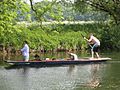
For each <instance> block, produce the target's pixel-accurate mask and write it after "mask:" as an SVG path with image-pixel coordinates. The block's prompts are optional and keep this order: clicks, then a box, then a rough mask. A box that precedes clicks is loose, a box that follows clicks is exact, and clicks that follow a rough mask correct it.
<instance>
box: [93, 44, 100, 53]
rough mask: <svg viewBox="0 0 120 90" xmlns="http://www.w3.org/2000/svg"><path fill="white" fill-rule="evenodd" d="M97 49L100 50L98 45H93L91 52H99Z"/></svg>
mask: <svg viewBox="0 0 120 90" xmlns="http://www.w3.org/2000/svg"><path fill="white" fill-rule="evenodd" d="M99 48H100V45H98V44H97V43H95V44H94V45H93V47H92V51H93V52H98V51H99Z"/></svg>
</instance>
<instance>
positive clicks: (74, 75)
mask: <svg viewBox="0 0 120 90" xmlns="http://www.w3.org/2000/svg"><path fill="white" fill-rule="evenodd" d="M78 54H79V53H78ZM119 55H120V53H117V52H114V53H102V56H104V57H111V58H113V59H112V61H109V62H106V63H101V64H87V65H66V66H58V67H39V68H35V67H22V68H12V69H6V68H4V67H3V66H1V68H0V90H120V70H119V69H120V62H119V60H120V57H119ZM83 56H89V55H84V54H79V57H83ZM43 57H48V56H47V55H45V56H43ZM52 57H54V56H52ZM57 57H59V58H62V57H66V56H65V54H62V55H58V56H57ZM31 58H32V57H31ZM12 59H16V58H14V57H12Z"/></svg>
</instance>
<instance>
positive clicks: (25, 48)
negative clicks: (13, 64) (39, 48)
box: [21, 44, 29, 56]
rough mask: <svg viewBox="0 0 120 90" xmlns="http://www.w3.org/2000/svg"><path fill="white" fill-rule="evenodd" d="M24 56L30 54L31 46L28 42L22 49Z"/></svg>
mask: <svg viewBox="0 0 120 90" xmlns="http://www.w3.org/2000/svg"><path fill="white" fill-rule="evenodd" d="M21 51H22V54H23V56H29V46H28V45H27V44H25V45H24V47H23V48H22V49H21Z"/></svg>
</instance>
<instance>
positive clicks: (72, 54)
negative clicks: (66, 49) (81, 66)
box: [68, 53, 78, 60]
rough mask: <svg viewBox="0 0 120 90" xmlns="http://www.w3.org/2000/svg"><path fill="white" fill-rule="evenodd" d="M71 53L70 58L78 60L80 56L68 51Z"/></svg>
mask: <svg viewBox="0 0 120 90" xmlns="http://www.w3.org/2000/svg"><path fill="white" fill-rule="evenodd" d="M68 54H69V55H70V60H78V56H77V55H76V54H74V53H68Z"/></svg>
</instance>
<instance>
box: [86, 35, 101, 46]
mask: <svg viewBox="0 0 120 90" xmlns="http://www.w3.org/2000/svg"><path fill="white" fill-rule="evenodd" d="M88 41H89V42H90V41H93V42H94V43H97V44H98V45H100V41H99V40H98V39H97V38H96V37H94V36H93V35H91V36H90V39H89V40H88Z"/></svg>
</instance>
